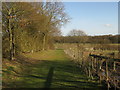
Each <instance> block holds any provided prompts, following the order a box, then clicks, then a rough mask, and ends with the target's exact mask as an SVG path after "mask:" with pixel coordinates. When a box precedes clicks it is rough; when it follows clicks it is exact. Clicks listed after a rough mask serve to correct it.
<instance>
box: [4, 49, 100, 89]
mask: <svg viewBox="0 0 120 90" xmlns="http://www.w3.org/2000/svg"><path fill="white" fill-rule="evenodd" d="M24 56H25V57H26V58H30V59H31V60H34V61H35V63H32V64H31V65H24V66H23V68H24V69H23V72H22V74H20V75H18V76H15V75H13V74H11V75H9V77H7V75H6V74H3V75H4V76H3V78H4V79H3V82H4V83H5V85H6V86H7V87H12V88H46V87H47V88H92V89H95V90H96V89H98V90H99V89H100V88H102V86H101V85H100V84H99V83H98V82H97V81H89V80H88V79H89V78H88V77H87V76H86V75H84V74H83V72H82V70H81V69H80V68H78V67H76V65H75V64H74V63H73V62H72V61H71V60H70V58H69V57H68V56H67V55H65V53H64V51H63V50H49V51H42V52H38V53H32V54H25V55H24ZM11 69H13V68H10V70H11Z"/></svg>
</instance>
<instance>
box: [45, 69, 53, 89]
mask: <svg viewBox="0 0 120 90" xmlns="http://www.w3.org/2000/svg"><path fill="white" fill-rule="evenodd" d="M53 72H54V67H50V69H49V72H48V75H47V79H46V82H45V86H44V88H50V86H51V83H52V79H53Z"/></svg>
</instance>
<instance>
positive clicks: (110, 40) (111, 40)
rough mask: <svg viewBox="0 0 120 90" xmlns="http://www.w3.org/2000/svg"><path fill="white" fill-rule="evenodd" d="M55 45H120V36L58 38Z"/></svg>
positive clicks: (55, 39)
mask: <svg viewBox="0 0 120 90" xmlns="http://www.w3.org/2000/svg"><path fill="white" fill-rule="evenodd" d="M54 42H55V43H99V44H107V43H120V35H102V36H59V37H58V36H56V37H55V38H54Z"/></svg>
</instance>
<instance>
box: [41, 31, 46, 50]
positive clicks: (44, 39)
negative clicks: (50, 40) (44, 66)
mask: <svg viewBox="0 0 120 90" xmlns="http://www.w3.org/2000/svg"><path fill="white" fill-rule="evenodd" d="M45 44H46V34H45V33H44V36H43V48H42V50H45Z"/></svg>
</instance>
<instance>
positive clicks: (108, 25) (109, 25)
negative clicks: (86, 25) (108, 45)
mask: <svg viewBox="0 0 120 90" xmlns="http://www.w3.org/2000/svg"><path fill="white" fill-rule="evenodd" d="M104 26H105V27H112V24H104Z"/></svg>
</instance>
